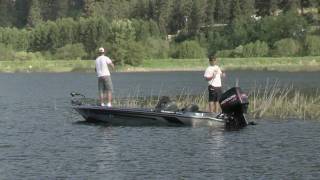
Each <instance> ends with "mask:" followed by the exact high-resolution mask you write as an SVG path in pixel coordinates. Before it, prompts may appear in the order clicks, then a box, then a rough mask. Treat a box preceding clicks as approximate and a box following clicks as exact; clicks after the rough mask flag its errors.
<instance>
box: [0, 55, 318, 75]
mask: <svg viewBox="0 0 320 180" xmlns="http://www.w3.org/2000/svg"><path fill="white" fill-rule="evenodd" d="M207 65H208V62H207V59H147V60H144V61H143V63H142V64H141V65H139V66H136V67H132V66H117V68H116V71H121V72H134V71H192V70H204V69H205V68H206V67H207ZM220 65H221V66H222V67H223V68H224V69H225V70H270V71H320V56H317V57H281V58H221V59H220ZM73 71H81V72H93V71H94V62H93V61H92V60H68V61H65V60H64V61H62V60H31V61H0V72H73Z"/></svg>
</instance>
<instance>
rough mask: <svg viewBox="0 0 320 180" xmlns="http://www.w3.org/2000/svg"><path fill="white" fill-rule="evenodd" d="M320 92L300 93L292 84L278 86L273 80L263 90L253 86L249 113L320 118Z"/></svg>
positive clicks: (255, 115)
mask: <svg viewBox="0 0 320 180" xmlns="http://www.w3.org/2000/svg"><path fill="white" fill-rule="evenodd" d="M319 96H320V94H319V92H318V91H317V92H316V93H315V94H313V95H310V94H309V95H308V94H304V93H302V92H301V91H300V90H296V89H294V88H293V87H292V86H288V87H279V83H278V82H275V83H274V84H273V85H272V86H270V87H269V86H266V87H265V88H264V89H263V90H261V89H260V88H254V89H252V91H251V92H250V93H249V101H250V105H249V114H250V115H251V116H252V117H253V118H266V117H273V118H278V119H288V118H296V119H303V120H306V119H313V120H320V112H319V109H320V98H319Z"/></svg>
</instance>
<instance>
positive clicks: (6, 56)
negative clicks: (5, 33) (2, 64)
mask: <svg viewBox="0 0 320 180" xmlns="http://www.w3.org/2000/svg"><path fill="white" fill-rule="evenodd" d="M8 60H14V51H13V49H12V47H11V46H6V45H4V44H2V43H0V61H8Z"/></svg>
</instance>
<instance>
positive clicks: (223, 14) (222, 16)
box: [214, 0, 230, 23]
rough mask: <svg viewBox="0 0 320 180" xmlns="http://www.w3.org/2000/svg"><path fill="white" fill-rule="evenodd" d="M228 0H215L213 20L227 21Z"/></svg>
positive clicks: (228, 15)
mask: <svg viewBox="0 0 320 180" xmlns="http://www.w3.org/2000/svg"><path fill="white" fill-rule="evenodd" d="M229 7H230V0H216V5H215V12H214V13H215V15H214V16H215V22H217V23H228V21H229V19H230V9H229Z"/></svg>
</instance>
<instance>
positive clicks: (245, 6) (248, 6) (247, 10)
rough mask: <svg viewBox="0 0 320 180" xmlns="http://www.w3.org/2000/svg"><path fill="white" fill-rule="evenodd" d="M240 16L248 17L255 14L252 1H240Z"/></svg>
mask: <svg viewBox="0 0 320 180" xmlns="http://www.w3.org/2000/svg"><path fill="white" fill-rule="evenodd" d="M240 7H241V10H242V12H241V14H242V15H243V16H245V17H250V16H252V15H254V14H255V8H254V0H245V1H240Z"/></svg>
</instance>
